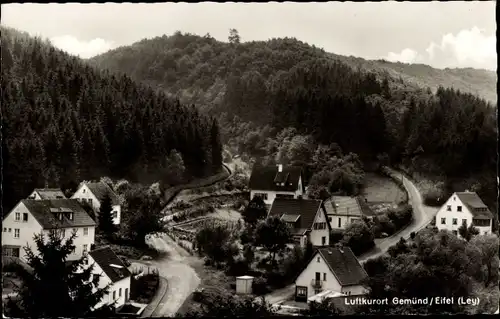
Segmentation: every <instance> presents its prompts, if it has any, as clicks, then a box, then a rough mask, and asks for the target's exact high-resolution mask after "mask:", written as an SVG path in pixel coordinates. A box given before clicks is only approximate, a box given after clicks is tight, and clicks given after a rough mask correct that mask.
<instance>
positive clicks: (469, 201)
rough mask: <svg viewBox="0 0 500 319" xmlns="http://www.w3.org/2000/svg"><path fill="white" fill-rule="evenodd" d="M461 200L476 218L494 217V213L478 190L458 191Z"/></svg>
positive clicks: (457, 194)
mask: <svg viewBox="0 0 500 319" xmlns="http://www.w3.org/2000/svg"><path fill="white" fill-rule="evenodd" d="M453 195H456V196H457V197H458V198H459V199H460V201H461V202H462V203H463V204H464V205H465V206H467V208H468V209H469V212H470V213H471V214H472V216H473V217H474V218H478V219H492V218H493V214H492V213H491V211H490V210H489V208H488V206H486V204H485V203H484V202H483V201H482V200H481V198H480V197H479V195H477V193H476V192H456V193H455V194H453ZM453 195H452V196H453Z"/></svg>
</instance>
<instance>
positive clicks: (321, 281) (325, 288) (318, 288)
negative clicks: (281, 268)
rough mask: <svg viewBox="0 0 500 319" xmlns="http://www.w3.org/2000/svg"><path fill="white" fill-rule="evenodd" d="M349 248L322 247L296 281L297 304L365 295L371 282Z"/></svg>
mask: <svg viewBox="0 0 500 319" xmlns="http://www.w3.org/2000/svg"><path fill="white" fill-rule="evenodd" d="M367 277H368V274H367V273H366V272H365V270H364V269H363V267H362V266H361V264H360V263H359V261H358V259H357V258H356V256H354V254H353V252H352V251H351V249H350V248H349V247H321V248H318V249H317V251H316V253H315V254H314V255H313V257H312V259H311V261H310V262H309V264H307V266H306V267H305V268H304V270H303V271H302V272H301V273H300V274H299V276H298V277H297V279H296V280H295V299H296V301H308V300H309V299H314V298H313V297H314V296H316V295H318V294H331V295H336V296H355V295H365V294H367V293H368V289H367V288H366V287H365V286H364V285H363V284H362V280H363V279H365V278H367Z"/></svg>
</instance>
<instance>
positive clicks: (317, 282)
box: [311, 279, 323, 288]
mask: <svg viewBox="0 0 500 319" xmlns="http://www.w3.org/2000/svg"><path fill="white" fill-rule="evenodd" d="M311 286H313V288H321V287H323V281H321V280H316V279H313V280H311Z"/></svg>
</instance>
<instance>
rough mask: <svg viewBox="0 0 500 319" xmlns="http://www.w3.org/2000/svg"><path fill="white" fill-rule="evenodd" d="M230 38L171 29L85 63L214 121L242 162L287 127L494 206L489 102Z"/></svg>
mask: <svg viewBox="0 0 500 319" xmlns="http://www.w3.org/2000/svg"><path fill="white" fill-rule="evenodd" d="M235 31H236V30H231V34H230V36H231V35H233V38H234V35H238V34H237V32H235ZM230 42H231V43H225V42H220V41H216V40H215V39H214V38H212V37H210V35H206V36H205V37H200V36H196V35H193V34H182V33H180V32H177V33H175V34H174V35H172V36H162V37H156V38H154V39H150V40H143V41H140V42H138V43H135V44H133V45H132V46H129V47H123V48H118V49H116V50H113V51H110V52H108V53H106V54H104V55H101V56H98V57H96V58H94V59H92V61H91V62H92V63H94V64H96V65H98V66H100V67H102V68H108V69H110V70H112V71H117V72H125V73H127V74H130V75H131V76H132V77H133V78H134V79H137V80H140V81H144V82H146V83H151V84H154V85H155V86H156V87H157V88H158V89H161V90H162V91H166V92H168V93H169V94H179V95H180V96H181V97H182V100H184V101H186V102H188V103H196V104H197V105H200V107H202V108H203V109H206V110H210V112H211V114H213V115H220V122H221V123H223V127H224V129H223V131H224V132H223V134H222V135H223V139H224V140H225V141H226V142H229V143H231V144H234V145H236V146H237V147H238V148H239V149H240V151H241V152H247V153H248V154H249V155H251V156H255V157H263V156H266V155H269V154H270V153H272V152H273V150H272V148H273V147H277V146H279V141H277V140H278V139H279V137H278V134H279V133H280V132H282V131H284V130H289V129H294V130H295V132H296V133H295V134H300V135H304V136H312V137H313V143H315V144H324V145H330V144H332V143H336V144H337V145H338V146H340V147H341V149H342V150H343V152H344V153H345V154H348V153H350V152H353V153H356V154H357V155H358V156H359V157H360V159H361V160H362V161H363V162H367V161H372V160H375V161H377V160H378V159H380V158H384V159H386V160H387V164H391V165H398V164H403V165H404V166H405V167H407V168H409V169H410V170H413V171H416V172H419V173H423V174H430V175H434V176H436V175H439V176H442V177H443V179H444V180H443V181H444V182H445V186H446V187H445V188H446V189H445V192H443V193H442V194H440V195H439V196H438V197H440V198H446V195H447V194H448V193H449V192H450V191H451V190H452V189H453V188H454V189H455V190H462V191H463V190H464V189H467V188H469V189H470V188H471V187H470V185H471V184H477V185H476V186H475V190H477V191H478V193H479V195H480V196H481V197H482V198H483V199H484V200H485V201H486V202H487V204H488V205H489V206H490V207H491V208H492V209H496V191H495V190H496V188H495V183H496V180H495V176H496V174H495V172H496V168H495V167H496V166H494V163H495V159H496V156H495V155H496V151H495V150H496V147H495V146H496V144H494V143H496V134H497V129H496V116H495V115H496V114H495V107H496V105H495V106H493V105H491V103H489V102H486V101H485V100H483V99H481V98H479V97H477V96H474V95H472V94H469V93H463V92H460V91H458V90H453V89H445V88H441V87H440V88H438V89H437V92H435V93H434V92H433V91H432V90H431V89H429V88H428V87H427V88H426V87H418V86H416V85H415V83H406V82H405V81H404V80H403V79H402V78H401V77H399V78H393V77H391V73H390V72H380V68H378V69H377V68H373V67H371V66H369V65H368V64H369V63H368V64H367V63H364V64H363V63H351V62H352V61H351V62H349V61H350V60H349V58H346V59H341V58H339V57H338V56H336V55H334V54H329V53H327V52H325V51H323V50H321V49H318V48H316V47H314V46H310V45H308V44H306V43H303V42H301V41H298V40H296V39H294V38H284V39H271V40H268V41H251V42H241V40H240V37H239V35H238V41H230ZM351 60H352V59H351ZM379 62H380V61H378V62H377V61H374V62H373V63H379ZM380 63H382V64H384V63H383V62H380ZM380 63H379V64H380ZM409 68H410V67H409ZM413 68H415V67H413ZM403 69H404V67H403V66H398V70H399V71H401V72H404V70H403ZM371 71H373V72H376V73H372V72H371ZM445 71H446V70H445ZM412 72H414V71H412ZM446 72H449V73H450V74H455V75H456V73H457V72H458V71H456V72H455V71H452V70H447V71H446ZM463 72H464V73H467V74H468V75H467V76H466V78H470V76H472V75H470V74H469V73H470V72H468V71H467V70H463ZM392 74H394V73H392ZM471 74H472V73H471ZM410 75H411V76H414V75H412V74H410ZM424 78H425V77H424ZM445 83H447V82H446V81H445ZM424 84H425V83H424ZM434 84H435V83H434ZM434 84H432V85H431V84H429V86H433V87H434V86H435V85H434ZM460 85H461V84H460ZM461 87H463V85H462V86H461ZM272 140H275V142H273V141H272ZM304 160H305V161H307V160H309V158H305V159H304ZM465 179H466V180H467V182H466V183H465V184H464V183H463V182H460V181H464V180H465Z"/></svg>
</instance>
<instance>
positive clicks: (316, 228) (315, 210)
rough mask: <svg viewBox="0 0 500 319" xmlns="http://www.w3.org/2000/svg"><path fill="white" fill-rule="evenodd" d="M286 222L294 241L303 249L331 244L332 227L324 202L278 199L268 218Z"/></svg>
mask: <svg viewBox="0 0 500 319" xmlns="http://www.w3.org/2000/svg"><path fill="white" fill-rule="evenodd" d="M272 216H277V217H279V218H281V219H282V220H284V221H285V222H286V223H287V224H288V225H289V226H290V231H291V233H292V237H293V241H294V243H296V244H299V245H300V246H301V247H306V245H307V243H309V242H310V243H311V244H312V245H313V246H328V245H329V244H330V230H331V228H330V225H329V223H328V219H327V216H326V213H325V210H324V209H323V205H322V201H320V200H313V199H301V198H299V199H293V198H276V199H275V200H274V202H273V204H272V206H271V209H270V211H269V214H268V217H272Z"/></svg>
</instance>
